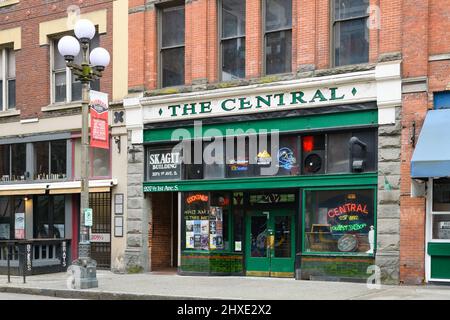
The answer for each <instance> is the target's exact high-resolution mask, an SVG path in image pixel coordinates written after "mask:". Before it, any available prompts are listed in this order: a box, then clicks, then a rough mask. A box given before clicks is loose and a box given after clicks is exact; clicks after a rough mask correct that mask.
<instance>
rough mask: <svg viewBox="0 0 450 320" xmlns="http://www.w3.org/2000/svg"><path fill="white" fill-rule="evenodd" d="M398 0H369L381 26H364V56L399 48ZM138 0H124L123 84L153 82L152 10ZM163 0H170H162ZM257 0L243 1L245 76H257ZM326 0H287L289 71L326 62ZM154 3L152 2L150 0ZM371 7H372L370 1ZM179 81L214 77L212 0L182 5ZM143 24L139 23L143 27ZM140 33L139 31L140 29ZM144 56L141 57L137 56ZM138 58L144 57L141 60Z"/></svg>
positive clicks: (373, 57)
mask: <svg viewBox="0 0 450 320" xmlns="http://www.w3.org/2000/svg"><path fill="white" fill-rule="evenodd" d="M402 1H403V0H392V1H382V0H371V1H370V3H371V5H374V6H379V10H378V11H377V10H374V11H373V12H374V13H377V12H379V13H380V14H381V15H380V17H379V18H378V17H374V16H372V17H371V18H372V19H375V20H377V21H376V23H379V24H380V25H381V28H378V29H377V28H375V29H371V30H370V62H376V61H377V59H378V55H379V54H381V53H392V52H400V51H401V40H402V39H401V21H402V18H401V8H402ZM144 2H145V1H144V0H133V1H130V4H129V6H130V9H131V13H130V30H129V35H130V46H129V52H130V60H129V71H130V74H129V80H130V82H129V88H130V89H136V88H142V87H145V89H146V90H152V89H156V88H157V60H158V47H157V33H156V26H157V21H156V10H155V9H154V8H153V7H151V8H147V9H146V11H145V12H144V11H143V10H142V11H140V12H133V9H136V8H143V5H144ZM164 2H169V3H170V1H164ZM261 4H262V1H261V0H247V1H246V78H248V79H252V78H259V77H261V76H263V63H264V61H263V43H264V39H263V26H262V18H263V17H262V5H261ZM329 4H330V1H329V0H293V1H292V6H293V17H292V32H293V35H292V71H293V72H296V71H297V70H299V69H300V70H304V69H305V68H306V69H310V68H311V67H314V68H315V69H326V68H329V67H330V62H331V61H330V60H331V52H330V41H331V38H332V37H331V35H330V27H331V26H330V6H329ZM156 8H157V5H156ZM374 8H376V7H374ZM185 10H186V11H185V14H186V15H185V19H186V20H185V32H186V38H185V45H186V47H185V49H186V50H185V84H186V85H190V84H192V82H194V83H196V82H203V81H205V80H207V82H209V83H215V82H217V81H218V80H219V74H218V70H219V65H218V63H219V59H218V58H219V53H220V52H219V46H218V43H219V38H218V36H219V35H218V21H217V18H218V8H217V1H215V0H195V1H191V2H188V3H186V7H185ZM144 26H145V27H144ZM143 33H144V35H143ZM142 57H144V58H142ZM143 59H144V60H143ZM142 66H143V67H142Z"/></svg>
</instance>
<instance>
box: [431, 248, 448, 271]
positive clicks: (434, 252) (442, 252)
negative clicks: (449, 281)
mask: <svg viewBox="0 0 450 320" xmlns="http://www.w3.org/2000/svg"><path fill="white" fill-rule="evenodd" d="M428 254H429V255H430V256H441V257H450V243H441V242H429V243H428ZM449 272H450V270H449Z"/></svg>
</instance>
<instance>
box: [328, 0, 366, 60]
mask: <svg viewBox="0 0 450 320" xmlns="http://www.w3.org/2000/svg"><path fill="white" fill-rule="evenodd" d="M333 5H334V8H333V9H334V10H333V11H334V12H333V37H334V40H333V47H334V65H335V66H344V65H350V64H357V63H366V62H368V61H369V28H368V26H367V19H368V18H369V14H368V12H367V11H368V10H367V9H368V7H369V0H333Z"/></svg>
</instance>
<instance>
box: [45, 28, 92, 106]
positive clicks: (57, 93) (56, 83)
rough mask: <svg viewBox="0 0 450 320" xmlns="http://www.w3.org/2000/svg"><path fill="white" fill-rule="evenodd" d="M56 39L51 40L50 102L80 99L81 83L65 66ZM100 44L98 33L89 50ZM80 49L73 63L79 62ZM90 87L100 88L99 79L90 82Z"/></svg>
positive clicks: (80, 59)
mask: <svg viewBox="0 0 450 320" xmlns="http://www.w3.org/2000/svg"><path fill="white" fill-rule="evenodd" d="M59 39H60V38H58V39H54V40H53V41H52V48H51V60H52V61H51V65H52V102H53V103H62V102H73V101H80V100H81V83H80V82H79V81H77V79H76V76H75V75H74V74H72V72H71V71H70V69H69V68H67V66H66V61H65V60H64V57H63V56H61V55H60V54H59V52H58V41H59ZM99 46H100V39H99V36H98V34H96V35H95V37H94V39H92V40H91V43H90V51H92V50H93V49H95V48H97V47H99ZM82 58H83V56H82V51H80V53H79V54H78V56H76V57H75V60H74V63H76V64H81V62H82ZM91 89H93V90H97V91H99V90H100V80H95V81H94V82H92V83H91Z"/></svg>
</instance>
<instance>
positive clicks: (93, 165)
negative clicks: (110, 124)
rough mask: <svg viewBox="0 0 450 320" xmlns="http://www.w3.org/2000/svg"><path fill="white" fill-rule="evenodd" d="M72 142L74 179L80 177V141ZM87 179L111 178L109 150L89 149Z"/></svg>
mask: <svg viewBox="0 0 450 320" xmlns="http://www.w3.org/2000/svg"><path fill="white" fill-rule="evenodd" d="M72 141H73V142H72V143H73V154H74V156H73V172H72V176H73V177H74V178H75V179H79V178H80V177H81V166H82V161H81V139H74V140H72ZM89 159H90V160H89V165H90V166H89V177H90V178H91V179H109V178H111V150H110V149H101V148H89Z"/></svg>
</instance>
